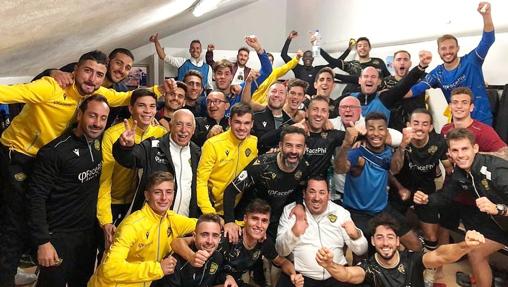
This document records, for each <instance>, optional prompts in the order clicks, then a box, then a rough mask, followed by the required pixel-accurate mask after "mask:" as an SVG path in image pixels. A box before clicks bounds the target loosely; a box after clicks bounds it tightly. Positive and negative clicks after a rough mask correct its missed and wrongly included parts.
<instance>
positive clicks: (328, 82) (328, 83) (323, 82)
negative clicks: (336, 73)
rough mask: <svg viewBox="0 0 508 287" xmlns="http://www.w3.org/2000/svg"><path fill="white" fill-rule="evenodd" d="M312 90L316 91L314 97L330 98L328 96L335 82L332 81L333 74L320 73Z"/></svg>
mask: <svg viewBox="0 0 508 287" xmlns="http://www.w3.org/2000/svg"><path fill="white" fill-rule="evenodd" d="M314 88H315V89H316V95H319V96H325V97H327V98H329V97H330V94H331V93H332V91H333V88H335V82H334V81H333V74H330V73H328V72H322V73H321V74H319V76H318V78H317V79H316V81H315V82H314Z"/></svg>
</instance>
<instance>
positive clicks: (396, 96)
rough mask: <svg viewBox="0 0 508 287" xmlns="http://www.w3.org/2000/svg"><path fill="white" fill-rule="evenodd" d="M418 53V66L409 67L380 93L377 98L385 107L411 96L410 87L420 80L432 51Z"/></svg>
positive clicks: (430, 59)
mask: <svg viewBox="0 0 508 287" xmlns="http://www.w3.org/2000/svg"><path fill="white" fill-rule="evenodd" d="M418 55H419V57H420V63H419V64H418V66H416V67H414V68H413V69H411V71H409V73H408V74H407V75H406V76H405V77H404V78H402V80H400V82H398V83H397V85H395V86H394V87H393V88H391V89H388V90H386V91H384V92H381V93H380V95H379V99H380V100H381V102H383V104H384V105H385V106H386V107H387V108H391V107H392V106H393V104H394V103H395V102H397V101H398V100H400V99H402V98H404V97H410V96H412V93H410V92H411V88H412V87H413V86H414V85H415V84H416V83H417V82H418V81H419V80H420V78H421V77H422V76H423V74H424V73H425V69H426V68H427V67H428V66H429V64H430V62H431V61H432V53H431V52H429V51H425V50H423V51H420V53H419V54H418Z"/></svg>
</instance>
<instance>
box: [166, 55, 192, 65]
mask: <svg viewBox="0 0 508 287" xmlns="http://www.w3.org/2000/svg"><path fill="white" fill-rule="evenodd" d="M185 61H187V59H186V58H184V57H173V56H170V55H168V54H166V57H165V58H164V62H166V63H168V64H169V65H171V66H173V67H175V68H180V66H181V65H183V63H185Z"/></svg>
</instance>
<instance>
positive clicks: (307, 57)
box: [302, 51, 314, 67]
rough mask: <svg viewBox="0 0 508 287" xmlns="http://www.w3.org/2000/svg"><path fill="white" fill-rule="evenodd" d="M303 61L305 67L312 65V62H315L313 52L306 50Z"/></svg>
mask: <svg viewBox="0 0 508 287" xmlns="http://www.w3.org/2000/svg"><path fill="white" fill-rule="evenodd" d="M302 61H303V65H304V66H305V67H312V63H313V62H314V57H312V52H311V51H305V53H303V57H302Z"/></svg>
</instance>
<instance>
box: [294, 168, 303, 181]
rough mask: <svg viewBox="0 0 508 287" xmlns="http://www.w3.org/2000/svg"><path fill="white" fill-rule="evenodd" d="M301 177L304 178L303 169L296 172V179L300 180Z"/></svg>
mask: <svg viewBox="0 0 508 287" xmlns="http://www.w3.org/2000/svg"><path fill="white" fill-rule="evenodd" d="M300 178H302V171H301V170H299V171H297V172H295V179H296V180H300Z"/></svg>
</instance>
